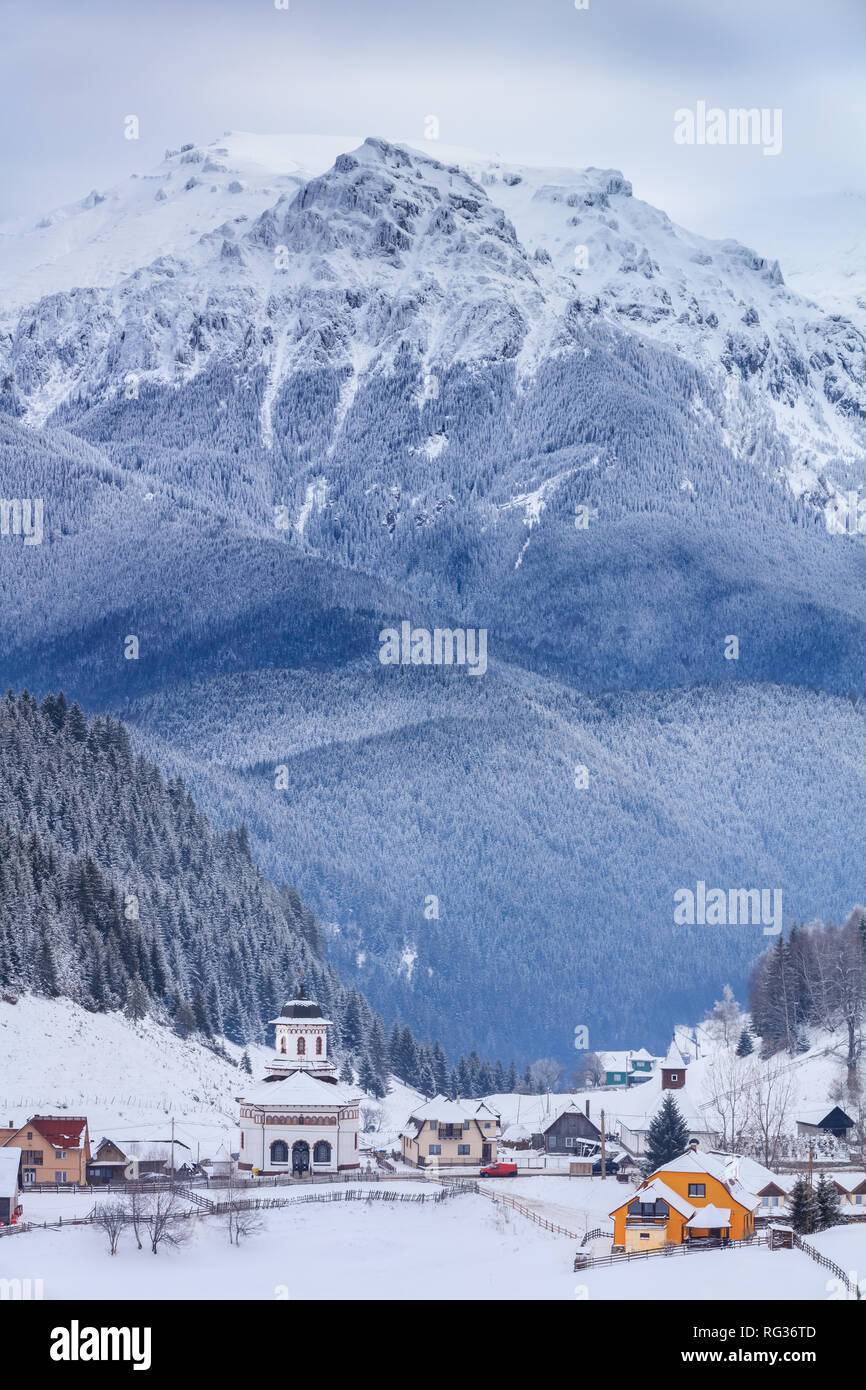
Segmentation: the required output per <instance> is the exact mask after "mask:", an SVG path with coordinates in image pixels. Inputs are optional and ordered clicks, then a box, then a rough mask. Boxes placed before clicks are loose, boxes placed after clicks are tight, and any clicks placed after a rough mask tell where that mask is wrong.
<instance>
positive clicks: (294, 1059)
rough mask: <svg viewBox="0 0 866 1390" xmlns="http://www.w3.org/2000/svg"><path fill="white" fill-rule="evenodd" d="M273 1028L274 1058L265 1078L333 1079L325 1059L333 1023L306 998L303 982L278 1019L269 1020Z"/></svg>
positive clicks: (333, 1072)
mask: <svg viewBox="0 0 866 1390" xmlns="http://www.w3.org/2000/svg"><path fill="white" fill-rule="evenodd" d="M269 1021H270V1022H271V1023H273V1024H275V1025H276V1039H275V1043H274V1048H275V1050H274V1055H273V1056H272V1057H271V1059H270V1061H269V1062H268V1063H267V1071H268V1075H269V1076H272V1077H279V1076H290V1075H291V1074H292V1072H306V1073H307V1074H308V1075H309V1076H315V1077H316V1078H317V1079H318V1080H319V1081H332V1082H335V1081H336V1080H337V1068H336V1066H335V1065H334V1063H333V1062H330V1061H329V1060H328V1029H329V1028H332V1027H333V1022H332V1020H331V1019H329V1018H325V1017H324V1015H323V1014H322V1010H321V1009H320V1008H319V1005H318V1004H317V1003H316V1002H315V1000H314V999H308V998H307V995H306V992H305V990H304V981H303V978H302V979H301V982H300V984H299V985H298V988H297V990H296V992H295V997H294V998H293V999H289V1000H287V1002H286V1003H285V1004H284V1005H283V1007H282V1009H281V1010H280V1015H279V1017H278V1018H272V1019H270V1020H269Z"/></svg>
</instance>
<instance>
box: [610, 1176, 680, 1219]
mask: <svg viewBox="0 0 866 1390" xmlns="http://www.w3.org/2000/svg"><path fill="white" fill-rule="evenodd" d="M632 1202H667V1204H668V1206H669V1207H673V1209H674V1211H678V1212H679V1213H680V1215H681V1216H687V1217H688V1216H691V1215H692V1213H693V1212H694V1211H695V1208H694V1206H693V1205H692V1203H691V1202H687V1201H686V1199H685V1197H681V1196H680V1195H679V1193H678V1192H674V1191H673V1190H672V1189H671V1188H670V1187H668V1185H667V1183H665V1182H662V1180H661V1178H653V1180H652V1182H648V1183H647V1184H646V1186H644V1187H639V1188H638V1189H637V1190H636V1191H635V1192H632V1194H631V1196H630V1197H626V1199H625V1201H623V1202H620V1204H619V1206H618V1207H614V1211H619V1210H620V1209H621V1208H622V1207H624V1206H630V1205H631V1203H632ZM611 1215H613V1213H611Z"/></svg>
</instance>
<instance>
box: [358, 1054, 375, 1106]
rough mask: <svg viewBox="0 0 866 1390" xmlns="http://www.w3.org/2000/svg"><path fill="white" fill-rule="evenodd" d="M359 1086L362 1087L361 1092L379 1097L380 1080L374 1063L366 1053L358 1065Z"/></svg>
mask: <svg viewBox="0 0 866 1390" xmlns="http://www.w3.org/2000/svg"><path fill="white" fill-rule="evenodd" d="M358 1085H359V1086H360V1087H361V1090H362V1091H364V1092H365V1094H366V1095H368V1096H375V1095H378V1091H379V1082H378V1078H377V1076H376V1072H375V1070H374V1068H373V1063H372V1062H371V1061H370V1058H369V1057H368V1056H367V1053H366V1052H364V1053H363V1054H362V1055H361V1060H360V1062H359V1063H358Z"/></svg>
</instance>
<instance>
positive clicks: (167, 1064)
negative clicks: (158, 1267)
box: [0, 995, 270, 1158]
mask: <svg viewBox="0 0 866 1390" xmlns="http://www.w3.org/2000/svg"><path fill="white" fill-rule="evenodd" d="M225 1047H226V1050H227V1051H228V1053H229V1055H230V1056H231V1057H233V1058H235V1059H239V1058H240V1055H241V1049H240V1048H238V1047H236V1046H235V1045H234V1044H232V1043H229V1042H227V1043H225ZM249 1053H250V1059H251V1061H252V1063H253V1067H254V1069H255V1070H256V1071H261V1070H263V1068H264V1059H265V1058H266V1057H267V1056H269V1055H270V1054H269V1049H267V1048H265V1047H258V1048H256V1047H250V1049H249ZM0 1056H2V1058H3V1065H2V1070H0V1120H2V1123H3V1124H4V1125H5V1124H7V1123H10V1122H12V1123H17V1124H23V1123H24V1121H25V1120H26V1119H27V1117H28V1116H29V1115H32V1114H34V1113H38V1112H40V1111H41V1112H42V1113H45V1114H49V1115H52V1114H60V1113H62V1112H64V1111H66V1112H67V1113H69V1114H73V1115H86V1116H87V1120H88V1124H89V1128H90V1137H91V1143H93V1142H95V1141H96V1140H97V1139H99V1137H100V1136H101V1135H103V1134H108V1135H111V1136H114V1135H117V1137H124V1136H125V1137H126V1138H128V1139H135V1138H159V1137H164V1135H163V1131H165V1133H168V1132H169V1131H170V1124H171V1118H172V1116H174V1118H175V1120H176V1129H175V1133H176V1136H177V1138H178V1139H181V1140H182V1141H183V1142H184V1143H185V1144H188V1145H189V1146H190V1148H191V1149H192V1152H193V1154H196V1153H197V1152H199V1149H200V1152H201V1157H202V1158H205V1157H208V1156H210V1155H209V1153H208V1150H210V1149H211V1148H212V1149H213V1150H216V1149H217V1148H218V1147H219V1145H220V1143H222V1142H224V1141H226V1140H227V1139H233V1138H234V1135H235V1132H236V1126H237V1106H236V1104H235V1097H236V1096H238V1095H240V1093H241V1091H242V1089H243V1085H244V1073H242V1072H239V1071H238V1069H237V1066H236V1065H232V1064H231V1063H229V1062H226V1061H224V1060H223V1059H222V1058H221V1057H217V1056H216V1055H215V1054H214V1053H213V1052H212V1051H210V1050H209V1049H208V1048H206V1047H204V1046H203V1045H202V1043H201V1042H200V1041H197V1040H196V1039H195V1038H193V1037H190V1038H186V1039H183V1038H179V1037H178V1036H177V1034H176V1033H173V1032H171V1030H170V1029H168V1028H164V1027H161V1026H160V1025H159V1024H158V1023H156V1022H154V1020H153V1019H151V1018H145V1019H142V1020H141V1021H140V1022H138V1023H132V1022H131V1021H130V1020H129V1019H128V1018H126V1017H125V1016H124V1015H123V1014H122V1013H110V1014H97V1013H89V1012H88V1011H86V1010H85V1009H82V1008H81V1007H80V1006H79V1005H78V1004H73V1003H72V1002H71V1000H69V999H39V998H37V997H36V996H34V995H22V996H21V997H20V998H19V999H18V1002H17V1003H16V1004H11V1003H9V1002H8V1001H7V1000H4V999H0ZM157 1131H159V1133H157ZM231 1147H232V1148H234V1147H235V1144H234V1143H232V1144H231Z"/></svg>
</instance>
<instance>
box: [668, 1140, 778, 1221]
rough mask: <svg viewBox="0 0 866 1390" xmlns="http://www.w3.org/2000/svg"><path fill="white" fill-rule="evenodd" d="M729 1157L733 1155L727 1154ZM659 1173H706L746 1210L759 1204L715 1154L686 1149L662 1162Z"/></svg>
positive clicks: (759, 1201)
mask: <svg viewBox="0 0 866 1390" xmlns="http://www.w3.org/2000/svg"><path fill="white" fill-rule="evenodd" d="M726 1157H728V1158H731V1157H734V1155H727V1156H726ZM659 1172H660V1173H708V1174H709V1176H710V1177H711V1178H715V1179H716V1181H717V1182H720V1183H721V1184H722V1185H723V1186H724V1187H725V1189H726V1190H727V1191H728V1192H729V1193H730V1194H731V1196H732V1197H733V1199H734V1201H735V1202H738V1203H739V1204H740V1206H741V1207H745V1208H746V1210H747V1211H754V1210H755V1209H756V1207H759V1206H760V1205H761V1199H760V1198H759V1197H756V1196H755V1194H754V1192H749V1191H748V1190H747V1188H746V1187H744V1185H743V1183H742V1182H741V1181H740V1179H739V1177H736V1178H735V1177H732V1176H730V1171H729V1168H728V1166H727V1164H726V1162H725V1160H724V1159H722V1158H719V1157H717V1156H716V1155H715V1154H710V1153H701V1152H699V1151H698V1150H694V1149H688V1150H687V1151H686V1153H684V1154H680V1156H679V1158H672V1159H671V1160H670V1161H669V1162H668V1163H665V1164H663V1166H662V1167H661V1168H660V1169H659Z"/></svg>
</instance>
